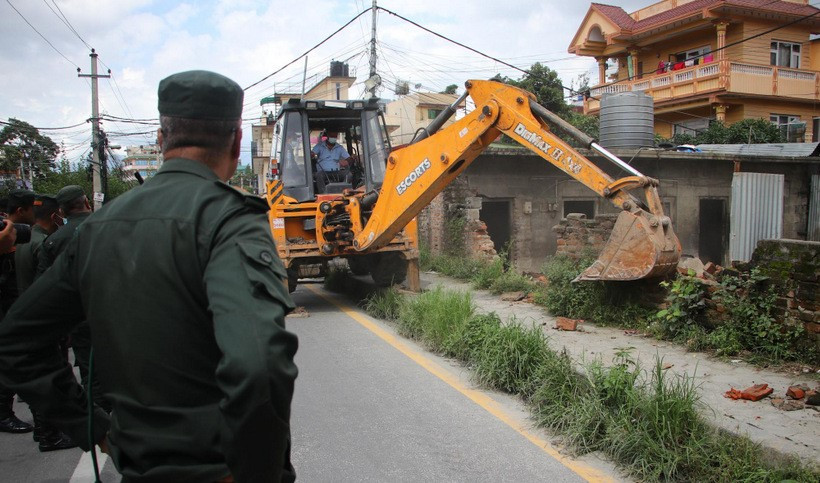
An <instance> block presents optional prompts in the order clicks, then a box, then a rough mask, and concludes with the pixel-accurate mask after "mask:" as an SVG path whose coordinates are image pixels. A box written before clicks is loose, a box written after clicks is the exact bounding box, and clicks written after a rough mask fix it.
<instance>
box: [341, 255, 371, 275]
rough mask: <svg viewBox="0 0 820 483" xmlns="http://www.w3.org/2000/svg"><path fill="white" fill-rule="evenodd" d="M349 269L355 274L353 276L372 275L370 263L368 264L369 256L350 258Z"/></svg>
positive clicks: (348, 260)
mask: <svg viewBox="0 0 820 483" xmlns="http://www.w3.org/2000/svg"><path fill="white" fill-rule="evenodd" d="M347 267H348V268H349V269H350V271H351V272H353V275H367V274H368V273H370V263H368V260H367V255H358V256H353V257H349V258H348V259H347Z"/></svg>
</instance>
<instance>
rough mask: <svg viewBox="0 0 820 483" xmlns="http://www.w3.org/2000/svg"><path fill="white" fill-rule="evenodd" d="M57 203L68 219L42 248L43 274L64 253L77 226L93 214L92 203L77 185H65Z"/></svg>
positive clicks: (38, 268) (41, 262) (38, 266)
mask: <svg viewBox="0 0 820 483" xmlns="http://www.w3.org/2000/svg"><path fill="white" fill-rule="evenodd" d="M56 199H57V203H58V204H59V205H60V210H61V211H62V212H63V216H64V217H65V218H66V219H67V222H66V224H65V225H63V226H61V227H60V228H59V229H58V230H57V231H56V232H55V233H54V234H53V235H50V236H49V237H48V238H47V239H46V241H45V242H44V243H43V249H42V250H40V256H39V262H38V265H37V274H38V275H41V274H42V273H43V272H45V271H46V270H48V267H50V266H51V265H52V264H53V263H54V260H56V259H57V256H58V255H60V254H61V253H63V250H65V247H66V245H68V242H70V241H71V238H72V237H73V236H74V232H75V231H76V230H77V228H78V227H79V226H80V225H81V224H82V223H83V222H84V221H85V220H86V218H88V217H89V216H91V205H90V204H89V203H88V198H86V196H85V193H84V192H83V189H82V188H81V187H80V186H77V185H68V186H64V187H63V188H61V189H60V191H58V192H57V198H56Z"/></svg>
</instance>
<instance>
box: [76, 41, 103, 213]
mask: <svg viewBox="0 0 820 483" xmlns="http://www.w3.org/2000/svg"><path fill="white" fill-rule="evenodd" d="M90 57H91V75H88V74H81V73H80V68H79V67H77V77H90V78H91V155H92V159H93V161H92V162H93V164H92V166H91V173H92V187H93V190H94V211H97V210H99V209H100V208H102V202H103V200H102V198H103V196H104V195H103V191H102V179H101V177H100V167H101V166H102V163H103V162H104V161H105V158H103V159H102V160H101V159H100V147H101V142H102V141H101V140H100V105H99V104H100V100H99V97H98V93H97V79H98V78H100V77H103V78H108V77H111V75H110V74H111V71H110V70H109V71H108V74H109V75H101V74H97V53H96V52H95V51H94V49H91V54H90Z"/></svg>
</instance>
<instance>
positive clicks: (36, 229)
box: [31, 224, 48, 235]
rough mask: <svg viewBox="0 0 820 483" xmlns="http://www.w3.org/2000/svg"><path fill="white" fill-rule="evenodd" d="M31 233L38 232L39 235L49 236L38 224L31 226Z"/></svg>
mask: <svg viewBox="0 0 820 483" xmlns="http://www.w3.org/2000/svg"><path fill="white" fill-rule="evenodd" d="M31 231H36V232H38V233H42V234H43V235H48V230H46V229H45V228H43V227H42V226H40V225H37V224H34V225H31Z"/></svg>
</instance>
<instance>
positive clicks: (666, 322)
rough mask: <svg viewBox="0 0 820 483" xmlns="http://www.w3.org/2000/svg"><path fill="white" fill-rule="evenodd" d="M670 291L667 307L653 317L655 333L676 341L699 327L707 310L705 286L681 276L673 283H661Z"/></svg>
mask: <svg viewBox="0 0 820 483" xmlns="http://www.w3.org/2000/svg"><path fill="white" fill-rule="evenodd" d="M661 286H663V287H665V288H666V289H667V291H668V293H667V296H666V304H667V307H666V308H665V309H663V310H661V311H659V312H658V313H656V314H655V316H654V317H653V319H654V320H653V322H652V328H653V331H654V332H655V333H656V334H657V335H659V336H660V337H662V338H665V339H676V338H678V337H679V336H680V335H682V334H685V333H687V332H688V330H689V329H690V327H692V326H694V325H697V323H698V318H699V317H700V316H701V315H702V314H703V311H704V309H705V308H706V303H705V301H704V299H703V298H704V295H705V290H704V287H703V284H701V283H700V281H698V279H696V278H694V277H684V276H679V277H677V278H676V279H675V280H672V281H671V282H661Z"/></svg>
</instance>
